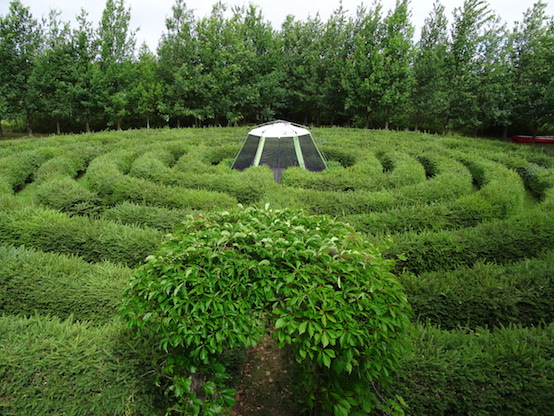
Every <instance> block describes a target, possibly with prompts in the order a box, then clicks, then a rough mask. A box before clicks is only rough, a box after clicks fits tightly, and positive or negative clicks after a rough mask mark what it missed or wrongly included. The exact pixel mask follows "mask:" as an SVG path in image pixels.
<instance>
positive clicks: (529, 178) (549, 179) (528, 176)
mask: <svg viewBox="0 0 554 416" xmlns="http://www.w3.org/2000/svg"><path fill="white" fill-rule="evenodd" d="M522 177H523V180H524V182H525V186H526V187H527V188H528V189H529V190H530V191H531V192H532V193H533V195H535V196H536V197H537V198H544V197H545V194H546V192H547V190H548V189H550V188H552V187H554V169H548V168H544V167H542V166H539V165H536V164H534V163H530V164H529V165H527V167H526V168H525V170H524V171H523V174H522Z"/></svg>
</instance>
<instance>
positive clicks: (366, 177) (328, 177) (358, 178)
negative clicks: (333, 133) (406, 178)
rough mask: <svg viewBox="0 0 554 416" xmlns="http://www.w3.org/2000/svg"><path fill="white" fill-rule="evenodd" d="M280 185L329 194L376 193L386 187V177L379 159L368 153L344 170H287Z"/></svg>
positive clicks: (331, 168)
mask: <svg viewBox="0 0 554 416" xmlns="http://www.w3.org/2000/svg"><path fill="white" fill-rule="evenodd" d="M282 184H283V185H284V186H286V187H294V188H305V189H313V190H318V191H331V192H343V191H354V190H357V191H376V190H381V189H383V188H384V187H385V186H386V175H385V174H384V172H383V166H382V165H381V162H380V161H379V159H377V157H376V156H375V155H374V154H373V153H370V152H369V153H367V154H365V155H363V157H360V158H359V159H358V160H357V161H356V163H355V164H353V165H350V166H348V167H346V168H344V167H342V166H335V167H330V168H329V169H326V170H324V171H322V172H317V173H316V172H309V171H307V170H305V169H301V168H289V169H287V170H285V172H284V173H283V179H282Z"/></svg>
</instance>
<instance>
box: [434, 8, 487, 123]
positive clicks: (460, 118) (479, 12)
mask: <svg viewBox="0 0 554 416" xmlns="http://www.w3.org/2000/svg"><path fill="white" fill-rule="evenodd" d="M492 18H493V15H492V14H491V11H490V9H489V6H488V3H487V2H486V1H485V0H465V1H464V4H463V6H462V7H461V8H456V9H454V21H453V26H452V34H451V39H452V43H451V45H450V49H449V53H448V59H449V62H448V64H449V65H448V72H447V74H448V80H449V91H448V92H449V97H450V111H449V114H448V119H447V120H446V123H445V125H448V124H449V123H450V122H451V123H452V124H453V126H454V127H457V128H468V127H469V128H473V129H476V128H477V127H479V126H480V120H479V105H478V97H477V91H478V87H479V82H480V80H479V76H478V74H479V62H478V60H477V59H476V58H477V55H478V51H479V48H480V45H481V43H482V42H483V36H484V35H483V33H484V32H483V28H484V27H485V25H486V23H487V22H488V21H490V20H491V19H492Z"/></svg>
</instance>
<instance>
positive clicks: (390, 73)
mask: <svg viewBox="0 0 554 416" xmlns="http://www.w3.org/2000/svg"><path fill="white" fill-rule="evenodd" d="M408 5H409V0H397V1H396V7H395V8H394V10H393V11H391V12H389V14H388V15H387V16H386V17H385V20H384V33H383V39H382V52H381V53H382V67H381V73H380V74H378V79H377V82H378V84H379V86H380V89H381V91H382V93H381V101H380V107H381V112H382V116H381V117H382V119H383V121H384V127H385V130H388V129H389V124H390V122H391V119H394V118H396V119H401V118H402V117H403V116H404V114H405V111H406V109H407V107H408V99H409V96H410V92H411V89H412V85H413V76H412V53H413V45H412V37H413V32H414V28H413V26H412V24H411V22H410V10H409V6H408Z"/></svg>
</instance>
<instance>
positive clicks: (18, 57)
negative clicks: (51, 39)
mask: <svg viewBox="0 0 554 416" xmlns="http://www.w3.org/2000/svg"><path fill="white" fill-rule="evenodd" d="M40 39H41V28H40V26H39V24H38V22H37V21H36V20H35V19H34V18H33V17H32V15H31V13H30V12H29V8H28V7H23V5H22V4H21V2H20V1H19V0H14V1H12V2H11V3H10V10H9V13H8V14H7V15H6V16H4V18H2V19H0V58H1V62H2V65H0V84H1V87H0V92H1V93H2V95H3V97H4V99H3V100H2V103H0V104H2V106H3V108H4V114H0V116H2V117H6V118H18V117H24V118H25V121H26V125H27V133H28V134H29V136H32V135H33V129H32V119H31V117H32V111H33V105H34V103H33V99H34V96H33V94H32V89H31V86H30V84H29V79H30V77H31V74H32V72H33V67H34V65H35V59H36V55H37V53H38V50H39V47H40Z"/></svg>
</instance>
